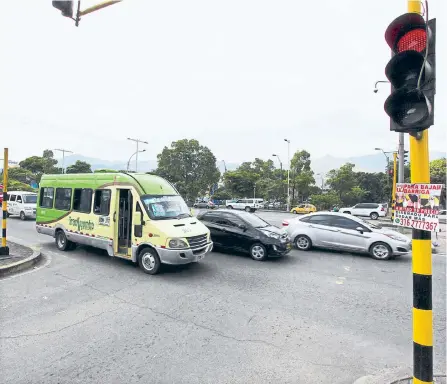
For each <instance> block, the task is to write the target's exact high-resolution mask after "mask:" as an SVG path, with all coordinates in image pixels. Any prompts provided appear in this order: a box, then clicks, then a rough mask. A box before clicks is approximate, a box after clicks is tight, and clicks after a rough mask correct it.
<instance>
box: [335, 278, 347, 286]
mask: <svg viewBox="0 0 447 384" xmlns="http://www.w3.org/2000/svg"><path fill="white" fill-rule="evenodd" d="M345 280H346V277H343V276H338V280H336V281H335V284H338V285H341V284H344V281H345Z"/></svg>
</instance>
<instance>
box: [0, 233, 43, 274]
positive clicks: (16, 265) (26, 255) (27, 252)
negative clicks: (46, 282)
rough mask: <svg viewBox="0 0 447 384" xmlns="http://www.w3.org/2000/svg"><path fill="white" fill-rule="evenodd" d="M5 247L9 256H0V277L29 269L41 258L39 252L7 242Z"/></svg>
mask: <svg viewBox="0 0 447 384" xmlns="http://www.w3.org/2000/svg"><path fill="white" fill-rule="evenodd" d="M7 246H8V247H9V256H0V277H3V276H6V275H10V274H12V273H17V272H20V271H23V270H24V269H28V268H31V267H32V266H33V265H35V264H36V263H37V262H39V261H40V259H41V257H42V255H41V253H40V251H39V250H33V249H31V248H30V247H27V246H24V245H20V244H17V243H13V242H11V241H7Z"/></svg>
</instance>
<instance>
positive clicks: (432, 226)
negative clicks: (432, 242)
mask: <svg viewBox="0 0 447 384" xmlns="http://www.w3.org/2000/svg"><path fill="white" fill-rule="evenodd" d="M399 224H400V225H403V226H404V227H412V228H416V229H423V230H425V231H436V227H437V226H438V223H433V222H430V221H419V220H411V219H400V223H399Z"/></svg>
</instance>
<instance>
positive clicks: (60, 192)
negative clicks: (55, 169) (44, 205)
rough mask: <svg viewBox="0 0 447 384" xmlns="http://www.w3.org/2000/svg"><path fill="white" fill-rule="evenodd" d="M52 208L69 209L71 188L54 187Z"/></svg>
mask: <svg viewBox="0 0 447 384" xmlns="http://www.w3.org/2000/svg"><path fill="white" fill-rule="evenodd" d="M54 208H56V209H60V210H61V211H69V210H70V208H71V188H56V199H55V200H54Z"/></svg>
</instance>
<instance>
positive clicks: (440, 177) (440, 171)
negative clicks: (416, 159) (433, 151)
mask: <svg viewBox="0 0 447 384" xmlns="http://www.w3.org/2000/svg"><path fill="white" fill-rule="evenodd" d="M446 169H447V163H446V158H445V157H443V158H442V159H437V160H433V161H430V183H432V184H443V185H444V187H443V188H442V191H441V198H440V204H441V205H442V206H443V207H445V203H446Z"/></svg>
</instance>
